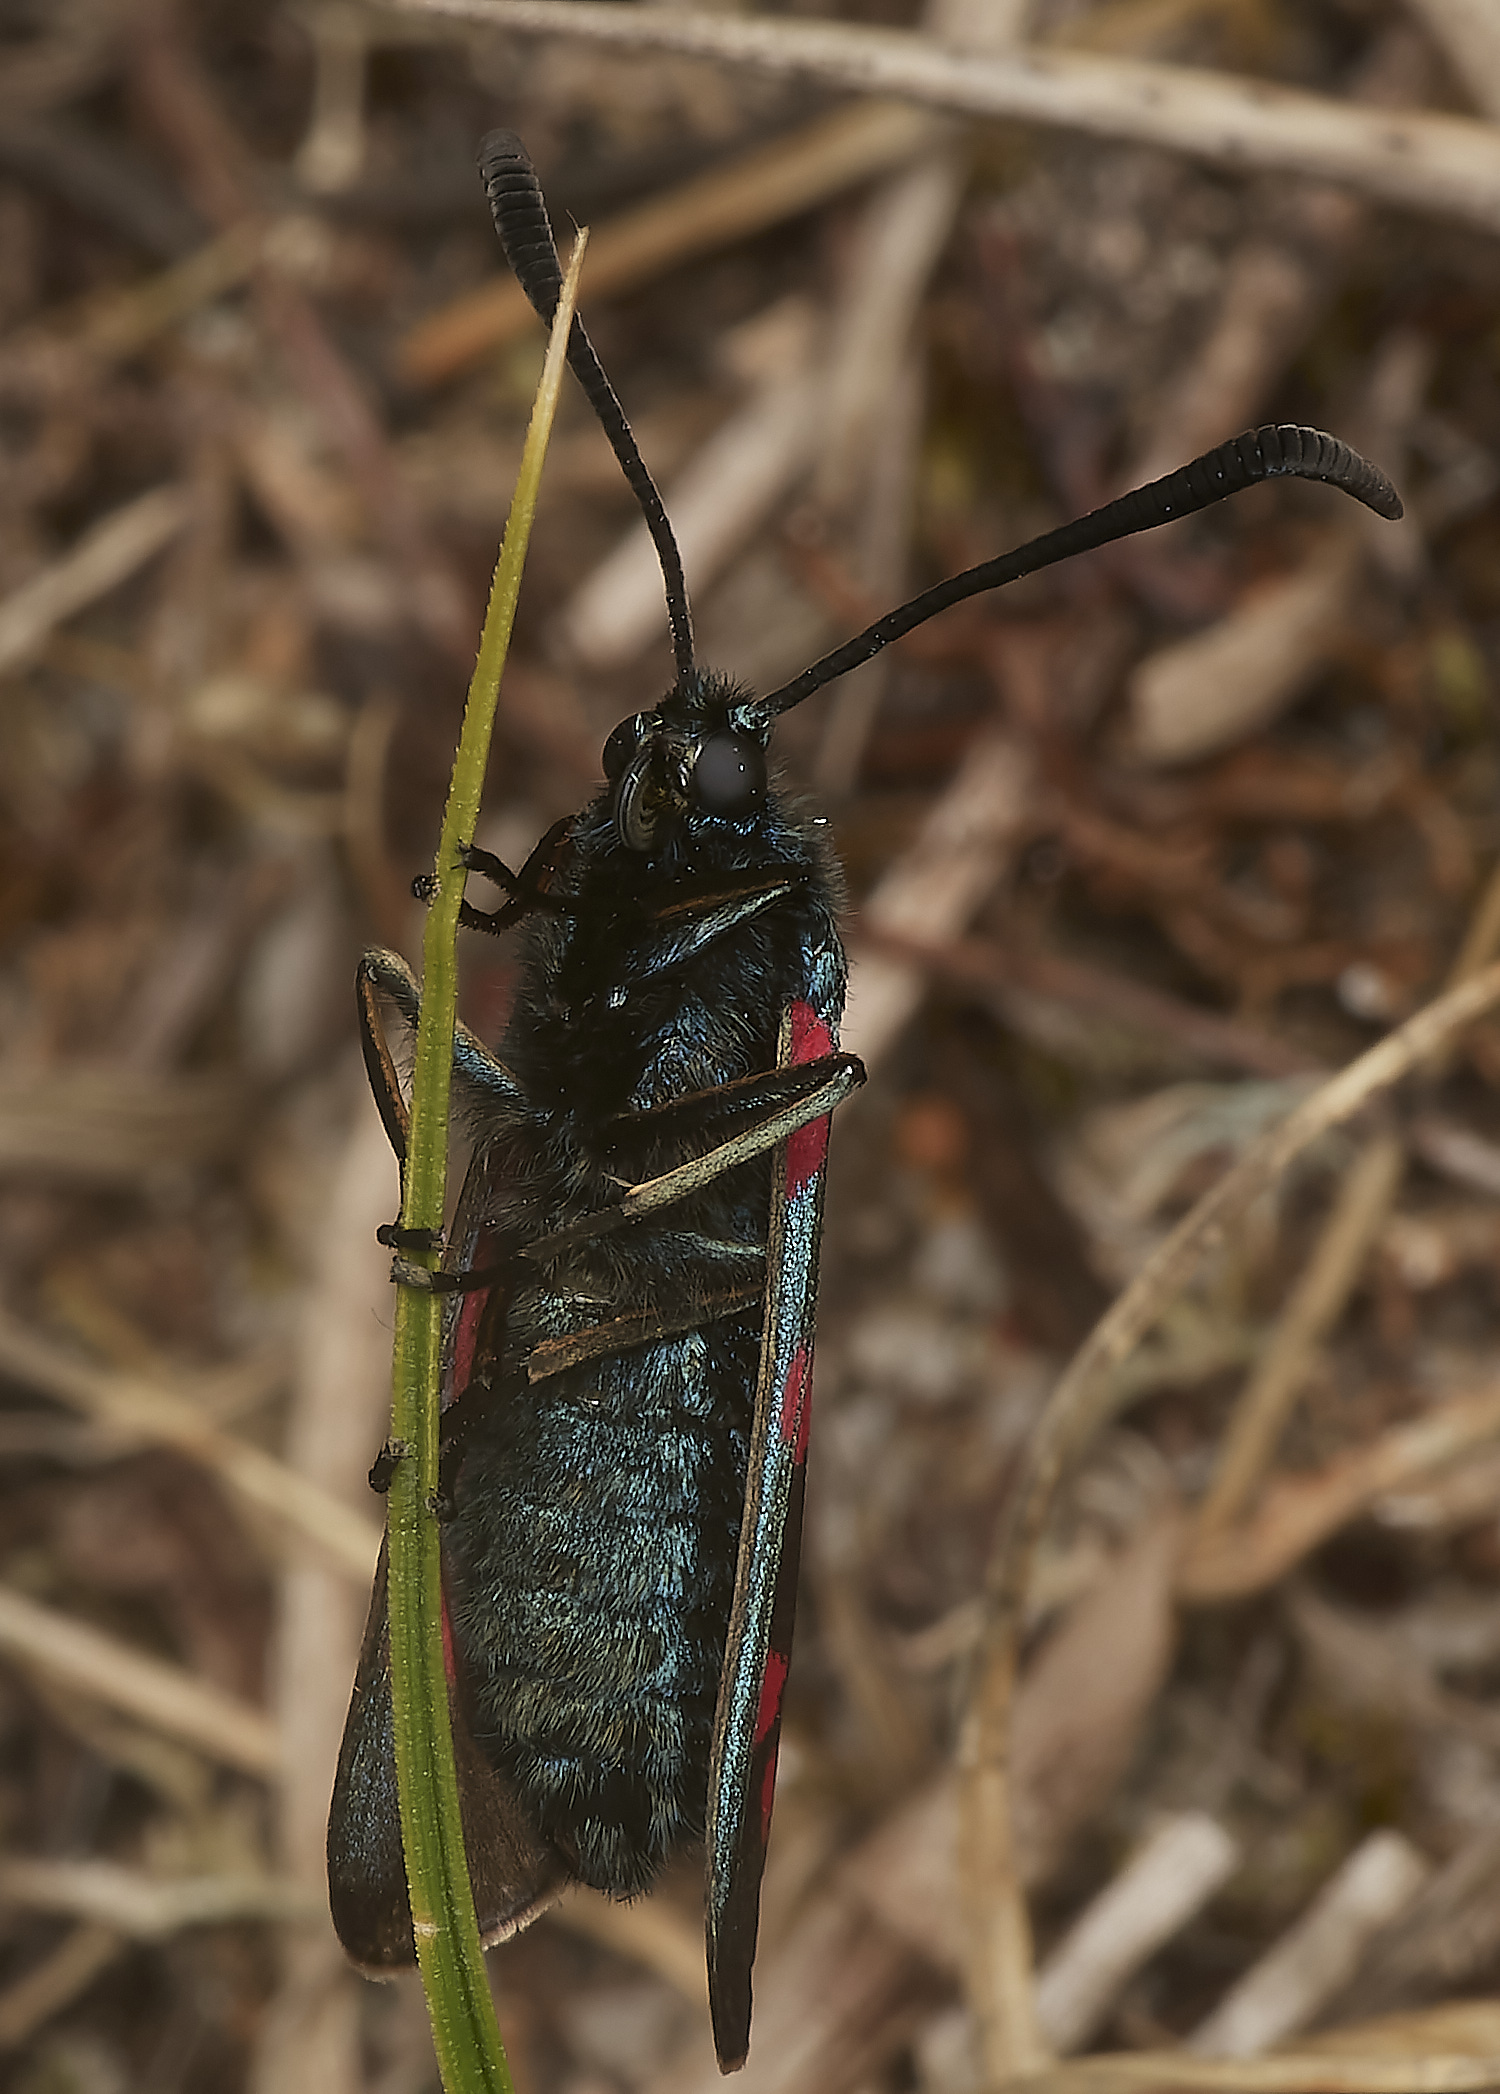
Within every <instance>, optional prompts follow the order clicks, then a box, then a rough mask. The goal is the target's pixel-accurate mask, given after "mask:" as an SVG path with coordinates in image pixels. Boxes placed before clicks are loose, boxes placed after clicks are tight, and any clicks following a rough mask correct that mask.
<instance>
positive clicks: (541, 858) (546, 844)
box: [412, 814, 573, 933]
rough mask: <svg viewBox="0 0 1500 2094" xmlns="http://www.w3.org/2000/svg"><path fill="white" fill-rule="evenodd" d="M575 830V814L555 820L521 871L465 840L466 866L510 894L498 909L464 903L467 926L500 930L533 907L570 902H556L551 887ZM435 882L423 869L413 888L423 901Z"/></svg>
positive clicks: (461, 852)
mask: <svg viewBox="0 0 1500 2094" xmlns="http://www.w3.org/2000/svg"><path fill="white" fill-rule="evenodd" d="M572 833H573V816H572V815H570V814H567V815H564V816H563V818H562V820H561V821H560V822H554V823H553V824H552V827H551V828H550V829H549V830H548V831H547V833H546V835H545V836H544V837H543V838H542V839H541V841H540V843H538V844H537V846H536V848H535V849H534V850H533V851H532V853H531V856H530V857H529V858H528V859H527V860H526V863H525V864H524V865H523V866H522V867H521V870H520V871H519V872H518V873H513V872H512V871H511V869H510V867H509V866H508V865H507V864H506V863H505V861H504V860H503V859H501V858H497V857H496V856H495V854H494V852H493V851H483V850H481V849H480V848H479V846H478V845H477V844H472V843H468V844H461V845H460V846H459V853H458V855H459V859H460V861H461V863H462V864H463V866H464V868H465V870H466V871H468V872H474V873H478V874H479V876H480V878H481V879H485V880H489V881H490V882H491V883H492V884H493V885H494V886H496V887H498V888H500V890H501V891H502V893H504V894H505V895H507V896H508V897H509V899H508V900H506V901H505V902H503V903H502V904H501V906H500V907H499V908H498V909H476V908H475V907H474V905H473V904H472V902H462V903H460V905H459V911H458V920H459V922H460V923H461V924H462V925H463V927H464V929H465V930H467V931H490V932H493V933H498V932H500V931H504V930H508V929H509V928H510V926H511V925H512V924H513V923H519V922H520V921H521V919H522V917H523V916H529V915H530V914H531V912H532V910H533V909H542V908H551V909H556V908H558V907H560V906H566V905H565V904H559V903H557V902H555V901H554V900H553V899H552V897H551V895H550V894H549V892H548V890H549V888H550V887H551V885H552V881H553V877H554V875H555V874H556V872H557V868H558V866H559V864H560V863H561V862H562V856H563V851H564V848H565V846H566V845H567V843H568V841H569V839H570V838H571V836H572ZM433 884H434V883H433V879H432V875H431V874H430V873H423V874H422V876H421V878H420V879H417V880H414V881H413V882H412V892H413V893H414V894H415V895H416V897H417V899H418V900H419V901H430V900H431V899H432V892H433Z"/></svg>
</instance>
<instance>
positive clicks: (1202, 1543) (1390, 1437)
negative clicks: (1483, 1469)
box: [1177, 1387, 1500, 1604]
mask: <svg viewBox="0 0 1500 2094" xmlns="http://www.w3.org/2000/svg"><path fill="white" fill-rule="evenodd" d="M1497 1438H1500V1387H1495V1388H1490V1389H1486V1390H1483V1391H1481V1392H1480V1393H1478V1394H1476V1395H1473V1396H1464V1397H1452V1398H1450V1399H1449V1401H1447V1402H1446V1403H1440V1404H1437V1405H1435V1406H1434V1407H1433V1408H1432V1409H1431V1410H1430V1411H1428V1412H1427V1413H1426V1414H1425V1415H1424V1416H1422V1417H1419V1418H1416V1419H1413V1420H1412V1421H1411V1422H1410V1423H1409V1424H1405V1425H1397V1426H1393V1427H1392V1428H1391V1430H1390V1431H1389V1432H1388V1433H1385V1434H1383V1435H1382V1437H1381V1438H1379V1439H1378V1440H1375V1441H1374V1442H1373V1443H1372V1444H1371V1445H1369V1446H1367V1447H1358V1448H1356V1449H1355V1450H1354V1451H1353V1452H1352V1453H1350V1454H1346V1455H1343V1456H1341V1457H1340V1459H1339V1460H1337V1461H1335V1462H1331V1463H1330V1464H1329V1465H1328V1466H1327V1467H1326V1468H1324V1469H1321V1470H1318V1471H1315V1472H1314V1473H1312V1474H1310V1475H1301V1476H1283V1477H1281V1478H1279V1479H1278V1480H1277V1481H1276V1482H1274V1483H1272V1484H1271V1485H1269V1486H1268V1488H1267V1489H1266V1491H1265V1493H1264V1495H1263V1497H1262V1498H1261V1501H1260V1504H1259V1506H1258V1507H1257V1509H1256V1511H1255V1512H1254V1514H1253V1515H1252V1516H1251V1517H1250V1518H1249V1519H1246V1520H1243V1521H1241V1522H1240V1523H1239V1524H1238V1525H1236V1526H1233V1527H1229V1528H1219V1529H1217V1530H1214V1531H1211V1532H1203V1531H1201V1530H1200V1531H1199V1532H1198V1533H1196V1534H1194V1536H1193V1538H1192V1540H1191V1542H1190V1544H1189V1546H1188V1548H1187V1550H1186V1552H1185V1553H1184V1556H1183V1559H1182V1562H1181V1563H1180V1564H1179V1566H1178V1571H1177V1592H1178V1596H1179V1597H1180V1598H1181V1599H1184V1600H1187V1601H1189V1602H1192V1603H1198V1604H1212V1603H1214V1602H1218V1601H1222V1600H1232V1599H1240V1598H1244V1597H1245V1596H1246V1595H1247V1594H1249V1593H1252V1592H1263V1591H1264V1590H1265V1589H1266V1587H1267V1586H1269V1585H1273V1584H1275V1582H1276V1580H1277V1579H1278V1578H1281V1577H1284V1576H1285V1575H1286V1573H1287V1572H1288V1571H1289V1570H1291V1569H1293V1568H1294V1566H1295V1565H1296V1564H1298V1563H1300V1562H1301V1561H1302V1559H1303V1558H1304V1557H1305V1556H1307V1555H1308V1554H1309V1553H1310V1552H1311V1551H1312V1550H1313V1549H1315V1548H1317V1547H1318V1545H1319V1543H1321V1542H1324V1541H1326V1540H1327V1539H1328V1537H1329V1535H1331V1534H1335V1533H1337V1531H1338V1529H1339V1528H1340V1527H1342V1526H1345V1525H1347V1523H1348V1522H1349V1521H1350V1520H1352V1519H1355V1518H1357V1517H1358V1515H1359V1514H1360V1513H1362V1512H1364V1511H1366V1510H1367V1509H1368V1507H1369V1506H1371V1505H1372V1504H1374V1503H1375V1501H1376V1500H1377V1499H1379V1498H1382V1497H1384V1496H1385V1495H1386V1493H1387V1492H1391V1491H1398V1490H1401V1489H1403V1488H1404V1487H1405V1486H1407V1485H1409V1484H1412V1483H1415V1482H1416V1481H1418V1480H1419V1479H1420V1478H1422V1477H1425V1476H1430V1475H1432V1474H1433V1473H1434V1472H1441V1471H1442V1470H1444V1469H1446V1468H1449V1467H1450V1466H1452V1465H1453V1464H1454V1463H1457V1462H1459V1461H1461V1460H1462V1459H1463V1457H1464V1456H1465V1455H1468V1454H1471V1453H1473V1452H1475V1451H1477V1450H1478V1449H1480V1448H1482V1447H1485V1446H1488V1445H1490V1444H1491V1443H1492V1442H1493V1441H1494V1440H1496V1439H1497Z"/></svg>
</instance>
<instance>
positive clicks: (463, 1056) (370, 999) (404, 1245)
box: [355, 946, 525, 1294]
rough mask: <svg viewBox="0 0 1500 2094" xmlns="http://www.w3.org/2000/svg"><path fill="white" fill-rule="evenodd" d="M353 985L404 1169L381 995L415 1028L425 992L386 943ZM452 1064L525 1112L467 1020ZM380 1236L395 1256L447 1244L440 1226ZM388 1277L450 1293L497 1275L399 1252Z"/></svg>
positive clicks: (401, 1103)
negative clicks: (441, 1266) (439, 1266)
mask: <svg viewBox="0 0 1500 2094" xmlns="http://www.w3.org/2000/svg"><path fill="white" fill-rule="evenodd" d="M355 987H356V993H357V1001H358V1010H359V1044H360V1051H361V1053H362V1054H363V1056H364V1063H365V1073H366V1074H367V1075H368V1077H369V1079H370V1089H371V1092H372V1093H373V1095H374V1099H375V1109H376V1111H377V1112H378V1113H379V1114H380V1122H381V1125H382V1126H383V1127H384V1129H385V1132H386V1138H387V1140H388V1141H389V1142H390V1145H391V1147H392V1148H393V1149H394V1150H395V1152H396V1161H397V1162H398V1163H399V1164H400V1166H401V1168H402V1171H403V1172H404V1171H405V1169H406V1144H407V1136H408V1134H409V1132H410V1128H411V1113H410V1111H409V1109H408V1107H407V1103H406V1099H405V1097H404V1096H403V1094H402V1090H401V1078H400V1075H399V1073H398V1071H397V1068H396V1062H395V1057H394V1056H393V1055H392V1053H391V1049H390V1042H389V1041H388V1039H387V1037H386V1031H385V1025H384V1023H383V1020H382V1016H381V1009H380V998H381V997H382V996H385V997H388V998H389V1000H390V1001H391V1002H392V1003H393V1004H394V1005H395V1006H396V1009H397V1010H398V1011H399V1012H400V1014H401V1016H402V1018H403V1019H404V1020H405V1022H406V1026H407V1029H408V1031H411V1032H415V1031H416V1028H417V1024H418V1022H419V1020H420V1018H421V1015H422V991H421V989H420V988H419V986H418V984H417V978H416V976H415V975H414V974H413V973H412V971H411V969H410V967H408V966H407V964H406V962H405V960H403V959H402V957H401V955H400V953H396V952H390V951H388V950H387V949H386V948H385V947H383V946H372V947H371V948H370V949H369V950H368V951H367V952H365V953H364V954H363V955H362V957H361V959H360V963H359V969H358V973H357V975H356V977H355ZM453 1065H454V1067H455V1069H456V1070H457V1071H458V1073H459V1074H460V1075H461V1076H462V1077H463V1078H464V1080H465V1081H466V1082H467V1083H469V1084H470V1085H471V1086H472V1087H473V1088H474V1089H476V1090H478V1091H480V1092H482V1093H483V1094H484V1095H485V1096H486V1097H488V1098H490V1099H491V1100H495V1101H498V1102H500V1103H502V1104H503V1105H505V1106H507V1107H509V1108H510V1110H512V1111H513V1112H516V1113H520V1112H522V1111H524V1109H525V1101H524V1099H523V1097H522V1093H521V1088H520V1085H519V1084H518V1083H517V1082H516V1079H515V1077H514V1076H512V1074H511V1073H510V1071H509V1069H507V1068H506V1066H505V1064H504V1063H503V1062H502V1061H499V1060H497V1059H496V1057H495V1056H494V1055H493V1054H491V1053H490V1051H489V1049H488V1048H487V1047H486V1046H485V1045H484V1043H483V1041H481V1040H479V1039H478V1038H477V1037H476V1036H475V1035H474V1034H473V1033H472V1032H470V1030H469V1028H468V1027H467V1026H466V1025H457V1026H455V1027H454V1029H453ZM375 1235H376V1240H377V1242H379V1243H382V1244H384V1245H385V1246H386V1248H387V1249H388V1250H394V1251H396V1252H397V1253H398V1254H399V1253H401V1252H409V1251H433V1250H438V1249H440V1248H441V1245H442V1236H441V1233H440V1232H439V1231H437V1230H434V1229H408V1228H405V1227H403V1225H402V1224H401V1223H400V1222H399V1221H397V1222H387V1223H386V1224H385V1225H384V1226H383V1227H382V1228H379V1229H377V1230H376V1232H375ZM391 1277H392V1278H393V1279H396V1280H400V1281H402V1282H404V1284H405V1285H407V1286H409V1287H427V1288H430V1289H431V1290H432V1291H433V1292H434V1293H439V1294H445V1293H452V1292H455V1291H460V1292H461V1291H467V1290H468V1289H469V1288H470V1287H473V1286H482V1285H486V1284H489V1281H490V1279H491V1278H492V1275H489V1274H477V1275H476V1274H469V1273H443V1272H429V1271H428V1270H427V1268H426V1266H423V1265H416V1264H413V1263H412V1261H411V1259H410V1258H406V1257H402V1256H400V1255H398V1256H397V1258H396V1260H395V1263H394V1265H393V1267H392V1273H391Z"/></svg>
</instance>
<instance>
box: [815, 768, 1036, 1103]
mask: <svg viewBox="0 0 1500 2094" xmlns="http://www.w3.org/2000/svg"><path fill="white" fill-rule="evenodd" d="M1029 780H1030V767H1029V764H1028V763H1027V760H1026V758H1025V756H1024V755H1023V753H1022V751H1021V749H1020V746H1019V745H1018V744H1017V743H1016V742H1015V740H1014V739H1013V738H1012V737H1011V736H1010V735H1009V734H1007V733H1004V732H1001V731H995V732H992V733H989V734H984V735H980V736H979V737H978V738H977V740H976V741H975V742H974V743H973V744H972V746H971V747H970V749H969V751H968V754H967V755H966V756H965V758H964V762H963V767H962V769H961V770H960V771H959V773H958V775H957V777H956V778H955V779H954V780H953V783H952V784H951V785H950V786H949V787H948V790H947V791H946V793H945V794H944V795H943V797H942V799H941V800H940V801H939V802H938V803H937V805H936V806H935V807H934V808H933V810H932V812H931V813H930V814H929V815H928V817H927V819H926V821H925V822H924V823H923V825H922V828H921V831H920V832H919V834H918V835H917V837H916V839H915V840H914V841H913V843H912V844H911V845H910V846H909V847H908V848H907V849H906V850H905V851H904V852H903V853H902V854H901V856H900V857H899V858H898V859H897V860H896V862H895V863H894V864H893V865H892V866H891V868H890V870H889V871H888V872H887V873H886V874H885V875H884V877H883V878H882V879H881V881H880V883H879V885H878V886H877V887H876V888H875V889H874V890H873V892H872V893H871V894H870V895H869V896H868V897H867V898H866V901H865V904H864V908H863V910H862V911H861V916H862V920H863V922H864V924H865V925H866V927H867V928H868V929H870V930H871V931H874V932H876V933H878V934H880V935H884V934H886V933H887V932H889V933H894V934H895V935H897V936H900V935H905V936H920V937H931V938H937V939H942V938H944V937H949V936H952V935H953V934H954V933H956V932H959V931H961V930H963V929H964V928H965V926H966V925H967V923H968V921H969V918H970V917H971V916H972V915H973V913H974V911H975V910H976V909H977V908H978V907H979V905H980V903H981V902H982V901H983V900H984V899H985V897H986V895H987V894H988V893H989V892H990V890H991V889H992V888H993V886H994V885H995V882H996V881H997V880H998V879H999V877H1000V873H1001V869H1002V867H1003V866H1004V864H1005V863H1006V861H1007V859H1008V858H1009V856H1010V854H1011V852H1012V851H1013V850H1014V849H1015V846H1016V844H1017V842H1018V840H1019V837H1020V833H1021V829H1022V825H1023V822H1024V819H1025V815H1026V794H1027V788H1028V784H1029ZM921 1000H922V977H921V974H920V973H919V972H918V970H917V969H916V968H915V967H912V966H909V965H905V964H903V963H902V962H901V961H899V960H893V959H887V958H885V957H884V956H883V955H881V954H880V953H878V952H867V953H864V954H856V956H855V960H854V964H853V966H852V967H851V969H850V975H849V1001H848V1005H847V1007H846V1010H845V1014H844V1025H843V1039H844V1045H845V1048H846V1049H847V1051H848V1052H849V1053H851V1054H857V1055H859V1056H860V1057H861V1059H862V1060H863V1061H864V1063H865V1066H866V1067H867V1068H868V1067H871V1066H872V1065H873V1064H875V1063H877V1062H878V1061H879V1060H880V1059H881V1058H882V1056H883V1055H885V1053H886V1052H887V1051H888V1050H889V1049H890V1047H891V1046H892V1045H893V1044H894V1042H895V1040H896V1037H897V1035H898V1034H899V1033H900V1031H901V1028H902V1027H903V1026H904V1025H905V1024H906V1022H907V1020H908V1019H909V1018H910V1017H911V1015H912V1013H913V1012H914V1011H915V1010H916V1008H917V1006H918V1005H919V1003H920V1002H921Z"/></svg>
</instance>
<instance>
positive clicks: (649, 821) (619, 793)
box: [610, 728, 666, 855]
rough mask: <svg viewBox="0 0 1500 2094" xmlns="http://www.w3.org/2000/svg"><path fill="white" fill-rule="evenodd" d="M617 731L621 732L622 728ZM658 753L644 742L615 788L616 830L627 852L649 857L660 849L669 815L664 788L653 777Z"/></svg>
mask: <svg viewBox="0 0 1500 2094" xmlns="http://www.w3.org/2000/svg"><path fill="white" fill-rule="evenodd" d="M615 731H616V733H618V732H619V730H618V728H617V729H616V730H615ZM610 739H611V740H613V739H614V736H613V735H612V736H611V737H610ZM658 753H659V752H658V750H657V749H656V748H655V747H654V746H653V745H652V743H650V742H642V743H641V745H640V747H639V748H637V749H635V750H633V751H632V752H631V755H630V759H629V761H628V762H627V764H626V766H625V768H624V770H623V771H622V772H621V773H620V777H619V781H618V783H617V784H616V786H615V831H616V833H617V835H618V836H619V838H620V841H621V843H623V844H624V845H625V848H626V849H627V850H630V851H639V852H641V853H642V855H649V854H650V852H652V851H653V850H654V849H655V848H656V841H657V836H658V834H659V832H660V829H661V825H662V821H663V819H664V817H665V814H666V803H665V801H664V800H663V797H662V790H661V785H660V783H659V781H658V780H657V779H656V778H655V777H654V776H653V772H654V770H655V764H654V763H653V758H654V757H655V756H657V755H658Z"/></svg>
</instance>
